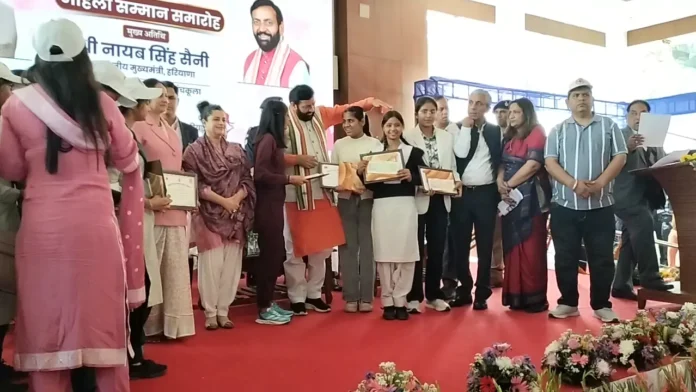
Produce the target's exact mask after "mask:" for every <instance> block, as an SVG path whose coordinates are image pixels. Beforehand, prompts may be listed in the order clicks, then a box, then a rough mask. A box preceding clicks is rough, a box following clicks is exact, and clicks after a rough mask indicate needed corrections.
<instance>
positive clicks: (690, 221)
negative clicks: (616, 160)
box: [632, 163, 696, 309]
mask: <svg viewBox="0 0 696 392" xmlns="http://www.w3.org/2000/svg"><path fill="white" fill-rule="evenodd" d="M632 173H634V174H637V175H650V176H653V177H654V178H655V179H656V180H657V181H658V182H659V183H660V185H662V188H663V189H664V190H665V193H667V196H668V197H669V201H670V203H671V204H672V211H673V213H674V216H675V220H676V224H677V232H678V233H679V259H680V271H679V276H680V281H679V282H674V289H672V290H671V291H656V290H648V289H643V288H641V289H640V290H638V309H645V305H646V303H647V301H658V302H667V303H673V304H680V305H681V304H684V303H685V302H692V303H696V195H695V193H696V171H694V167H693V166H691V164H690V163H672V164H669V165H665V166H660V167H652V168H647V169H638V170H634V171H632Z"/></svg>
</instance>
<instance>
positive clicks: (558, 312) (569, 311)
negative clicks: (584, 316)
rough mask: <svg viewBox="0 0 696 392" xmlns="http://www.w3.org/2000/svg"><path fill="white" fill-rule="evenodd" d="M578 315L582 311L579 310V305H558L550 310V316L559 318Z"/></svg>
mask: <svg viewBox="0 0 696 392" xmlns="http://www.w3.org/2000/svg"><path fill="white" fill-rule="evenodd" d="M577 316H580V312H578V307H577V306H568V305H558V306H556V309H554V310H552V311H550V312H549V317H552V318H557V319H564V318H568V317H577Z"/></svg>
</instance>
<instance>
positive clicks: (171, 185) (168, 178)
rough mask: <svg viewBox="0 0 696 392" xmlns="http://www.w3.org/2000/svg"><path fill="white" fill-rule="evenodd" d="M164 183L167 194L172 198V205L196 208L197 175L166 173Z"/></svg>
mask: <svg viewBox="0 0 696 392" xmlns="http://www.w3.org/2000/svg"><path fill="white" fill-rule="evenodd" d="M164 183H165V185H166V187H167V194H168V195H169V197H170V198H171V199H172V205H174V206H178V207H187V208H196V207H197V205H196V192H198V190H197V184H196V177H193V176H182V175H178V174H172V173H164Z"/></svg>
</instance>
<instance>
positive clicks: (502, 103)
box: [493, 99, 510, 112]
mask: <svg viewBox="0 0 696 392" xmlns="http://www.w3.org/2000/svg"><path fill="white" fill-rule="evenodd" d="M498 109H502V110H510V100H507V99H506V100H504V101H500V102H498V103H497V104H495V106H494V107H493V111H494V112H495V111H496V110H498Z"/></svg>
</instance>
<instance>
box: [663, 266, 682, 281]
mask: <svg viewBox="0 0 696 392" xmlns="http://www.w3.org/2000/svg"><path fill="white" fill-rule="evenodd" d="M660 276H661V277H662V279H664V280H665V282H679V276H680V275H679V267H666V268H662V269H660Z"/></svg>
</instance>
